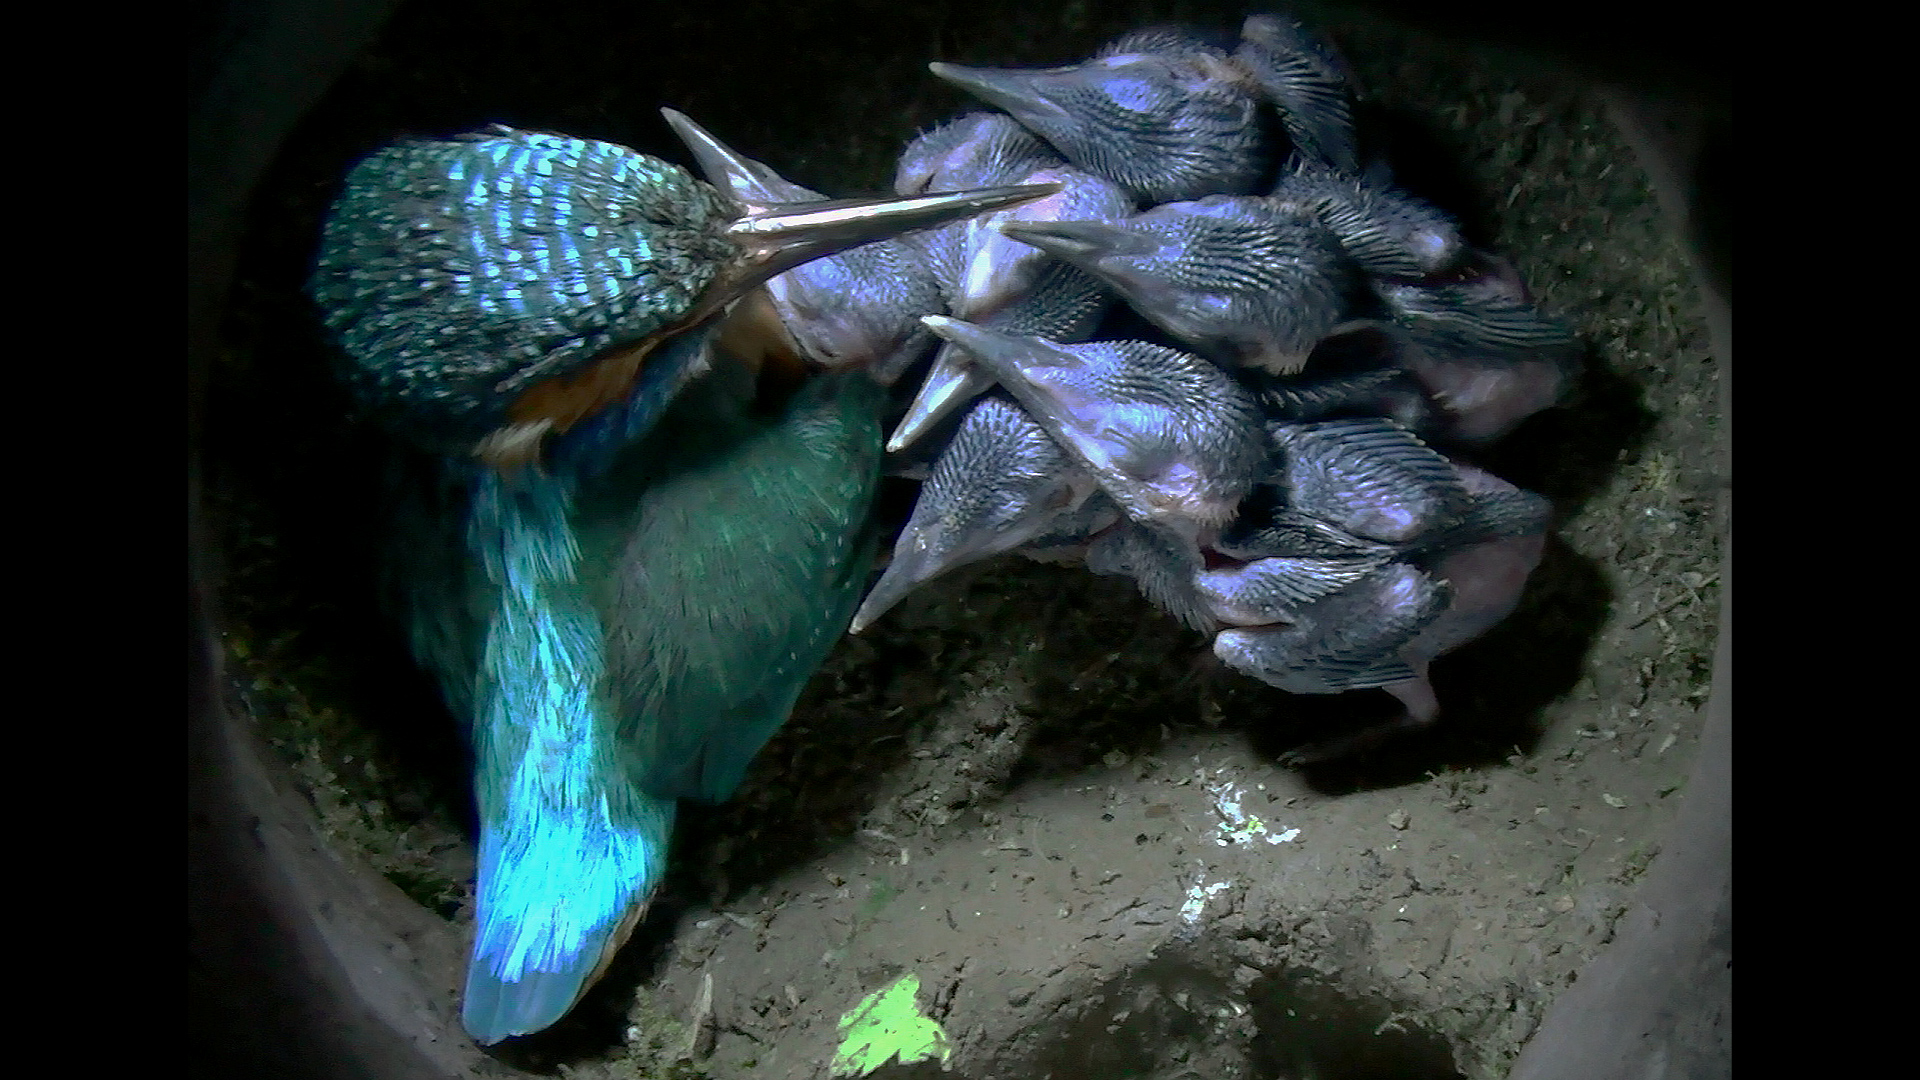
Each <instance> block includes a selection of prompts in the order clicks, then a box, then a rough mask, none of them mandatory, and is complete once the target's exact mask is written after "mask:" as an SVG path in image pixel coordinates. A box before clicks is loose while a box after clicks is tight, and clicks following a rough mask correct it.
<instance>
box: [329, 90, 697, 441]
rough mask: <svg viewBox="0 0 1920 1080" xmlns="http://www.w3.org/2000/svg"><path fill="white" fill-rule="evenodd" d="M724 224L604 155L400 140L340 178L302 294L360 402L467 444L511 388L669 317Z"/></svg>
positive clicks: (519, 145) (551, 140)
mask: <svg viewBox="0 0 1920 1080" xmlns="http://www.w3.org/2000/svg"><path fill="white" fill-rule="evenodd" d="M730 216H731V215H730V213H729V210H728V207H727V206H726V204H725V202H724V201H723V200H722V198H721V197H720V195H719V194H718V193H717V192H715V191H714V190H713V189H712V188H711V187H708V186H707V185H705V184H702V183H700V182H698V181H697V180H695V179H694V178H693V177H692V176H690V175H689V174H688V173H687V172H686V171H685V170H683V169H680V168H679V167H677V166H674V165H672V164H669V163H667V162H664V161H661V160H659V159H657V158H653V157H649V156H647V155H644V154H639V153H635V152H634V151H632V150H628V149H626V148H624V147H620V146H615V145H613V144H611V143H604V142H596V141H593V140H590V139H576V138H571V137H567V136H559V135H544V134H539V133H535V132H529V131H519V130H515V129H511V128H495V129H493V130H491V131H489V132H486V133H482V134H476V135H468V136H463V137H459V138H454V139H444V140H415V141H410V142H404V143H400V144H398V145H395V146H391V147H388V148H386V149H383V150H380V151H378V152H376V153H374V154H372V155H371V156H369V157H368V158H366V159H365V160H364V161H362V162H361V163H360V164H359V165H357V166H356V167H355V168H354V169H353V171H352V172H351V173H350V174H348V177H347V184H346V188H345V190H344V191H342V193H341V195H340V198H339V199H338V200H337V201H336V202H335V203H334V207H333V211H332V213H331V214H330V215H329V217H328V219H327V223H326V228H325V234H324V236H323V237H322V240H321V247H320V254H319V259H318V262H317V266H316V268H315V271H314V274H313V279H312V283H311V286H310V289H311V291H312V294H313V297H314V299H315V300H316V301H317V302H318V303H319V305H320V309H321V312H322V315H323V318H324V319H325V321H326V325H327V328H328V329H329V330H330V331H332V332H333V334H334V335H335V336H336V338H337V340H338V341H339V344H340V346H341V348H342V351H343V352H344V354H345V355H346V356H347V357H348V359H349V360H350V361H351V363H350V364H349V365H348V366H347V378H348V381H349V383H350V384H351V385H352V386H353V387H354V388H355V390H356V391H357V392H358V395H359V397H360V399H361V400H362V401H363V402H364V403H366V404H367V405H368V406H369V407H370V408H372V409H373V410H374V411H376V412H379V413H382V414H385V415H387V416H388V417H389V418H391V419H392V420H394V421H395V422H396V423H398V424H400V425H403V426H404V427H405V429H406V431H407V432H408V434H409V435H410V436H411V437H413V438H415V439H418V440H421V441H423V442H427V443H429V444H434V445H443V446H451V445H459V444H470V443H471V442H472V441H474V440H476V439H478V438H480V437H482V436H484V435H485V434H486V433H488V432H489V431H492V430H494V429H495V428H497V427H499V426H501V425H502V423H503V422H504V421H505V419H506V409H507V406H508V404H509V403H510V402H511V401H512V399H513V396H514V395H515V394H517V393H518V392H519V391H521V390H524V389H525V388H527V387H529V386H531V385H532V384H534V383H535V382H537V381H539V380H541V379H545V378H548V377H551V376H554V375H561V374H566V373H569V372H571V371H574V370H577V369H579V368H581V367H583V366H585V365H587V364H589V363H591V362H593V361H594V360H596V359H598V358H599V357H601V356H602V355H604V354H605V353H607V352H608V351H610V350H613V349H616V348H618V347H620V346H622V345H626V344H638V343H639V342H641V341H642V340H644V339H645V338H646V337H647V336H648V335H650V334H655V333H658V332H660V331H662V330H664V329H666V328H668V327H670V326H672V325H673V324H674V323H675V322H677V321H678V320H679V319H680V318H681V317H683V316H684V315H685V314H686V313H687V312H688V311H689V310H690V309H692V307H693V306H694V301H695V298H696V297H698V296H699V295H700V294H701V293H702V292H703V291H704V290H705V289H706V288H707V287H708V285H709V284H710V283H711V282H712V281H713V280H714V278H715V276H716V275H717V274H718V272H719V271H720V269H721V268H722V267H723V266H725V265H726V262H727V260H728V259H729V258H730V257H732V256H733V255H734V253H735V252H734V249H733V248H732V246H731V245H730V244H729V243H728V241H727V239H726V238H725V237H724V236H723V235H722V233H721V231H720V227H721V226H722V225H723V224H724V223H725V222H726V221H727V220H728V218H729V217H730Z"/></svg>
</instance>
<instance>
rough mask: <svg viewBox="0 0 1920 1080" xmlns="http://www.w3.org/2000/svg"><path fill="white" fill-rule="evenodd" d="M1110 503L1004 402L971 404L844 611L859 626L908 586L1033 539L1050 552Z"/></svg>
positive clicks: (1095, 524) (1104, 516) (1091, 527)
mask: <svg viewBox="0 0 1920 1080" xmlns="http://www.w3.org/2000/svg"><path fill="white" fill-rule="evenodd" d="M1119 516H1120V512H1119V509H1118V508H1117V507H1115V506H1114V505H1113V503H1112V502H1111V501H1110V500H1108V499H1107V498H1106V497H1105V496H1103V495H1102V494H1101V493H1100V489H1099V485H1098V484H1096V483H1095V482H1094V479H1093V477H1092V476H1091V475H1090V474H1088V473H1087V471H1086V470H1085V469H1083V468H1081V467H1080V465H1079V464H1078V463H1077V462H1075V461H1074V460H1073V459H1071V458H1069V457H1068V456H1067V454H1066V452H1065V451H1063V450H1061V449H1060V446H1059V444H1058V443H1056V442H1054V441H1053V437H1052V436H1051V435H1048V434H1047V433H1046V430H1045V429H1043V428H1042V427H1041V426H1040V425H1039V424H1037V423H1035V422H1034V421H1033V418H1032V417H1030V416H1028V415H1027V414H1026V413H1025V412H1023V411H1022V410H1021V409H1020V407H1019V406H1018V405H1016V404H1014V403H1013V402H1011V401H1005V400H1002V399H1001V398H999V397H997V396H989V397H983V398H981V399H979V400H978V401H977V402H975V403H974V405H973V407H972V408H971V409H970V410H968V412H967V415H966V417H965V418H964V419H962V420H961V422H960V426H959V427H958V428H957V429H956V430H955V431H954V433H953V438H952V439H951V440H950V441H949V442H948V443H947V446H946V448H945V449H944V450H942V451H941V453H940V457H939V459H938V460H937V461H935V462H934V465H933V469H932V471H931V472H930V473H929V474H928V476H927V479H926V482H925V483H923V484H922V485H921V486H920V495H919V498H918V500H917V501H916V502H915V503H914V506H913V515H912V517H910V518H909V519H908V521H907V525H906V528H905V529H904V530H902V531H901V533H900V538H899V540H898V541H897V542H896V543H895V544H894V548H893V560H892V561H891V562H890V563H889V564H888V565H887V569H886V572H885V573H883V574H881V575H880V580H879V581H878V582H876V583H875V584H874V586H873V589H872V590H871V591H870V592H868V594H867V598H866V600H865V601H863V602H862V603H861V605H860V610H859V611H857V612H855V613H854V617H853V626H852V631H853V632H854V633H856V634H857V633H859V632H860V631H862V630H864V629H866V628H867V627H868V626H869V625H871V624H872V623H873V621H874V620H875V619H878V618H879V617H880V616H881V615H883V614H885V613H886V612H887V611H888V609H890V608H892V607H893V606H894V605H895V604H897V603H899V602H900V600H901V598H902V597H904V596H906V594H907V593H909V592H911V591H912V590H913V589H914V588H916V587H918V586H920V585H923V584H925V583H926V582H928V581H931V580H933V579H934V578H936V577H939V576H940V575H942V574H945V573H947V572H949V571H952V570H956V569H958V568H960V567H962V566H966V565H968V564H969V563H974V562H978V561H980V560H982V559H986V558H989V557H991V556H994V555H998V554H1001V553H1003V552H1008V551H1013V550H1015V549H1017V548H1020V547H1022V546H1023V545H1026V544H1028V543H1029V542H1034V541H1038V542H1039V543H1040V544H1041V545H1042V546H1043V547H1045V548H1048V549H1052V548H1058V547H1061V546H1063V545H1065V544H1070V543H1073V542H1075V541H1076V540H1078V539H1081V538H1084V537H1086V536H1090V535H1092V534H1093V533H1095V532H1097V531H1099V530H1101V529H1103V528H1105V527H1106V526H1108V525H1111V524H1112V523H1113V522H1114V521H1116V520H1118V518H1119Z"/></svg>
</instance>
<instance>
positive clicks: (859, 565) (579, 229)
mask: <svg viewBox="0 0 1920 1080" xmlns="http://www.w3.org/2000/svg"><path fill="white" fill-rule="evenodd" d="M669 119H670V120H672V121H673V122H674V123H675V126H676V127H678V128H679V129H680V130H681V131H682V133H683V134H686V133H689V132H693V133H697V134H698V135H700V136H702V137H703V138H702V139H701V141H700V142H699V144H698V145H696V153H701V154H706V153H710V152H712V150H713V148H714V147H716V146H718V143H717V142H713V141H711V137H710V136H705V133H704V132H699V131H698V129H697V128H695V127H693V126H692V125H691V122H690V121H685V120H684V118H680V117H677V115H670V117H669ZM1054 190H1055V189H1054V188H1053V187H1050V186H1044V185H1043V186H1029V187H1018V188H996V189H979V190H974V191H968V192H959V193H950V194H932V195H924V196H920V197H915V198H904V199H868V200H846V201H837V202H836V201H810V202H806V203H802V204H774V203H761V202H756V201H754V200H753V199H752V198H750V197H747V196H746V195H744V194H743V193H742V192H741V191H738V190H723V189H720V188H716V187H714V186H712V185H710V184H707V183H703V182H701V181H699V180H696V179H695V178H694V177H693V176H691V175H689V174H688V173H687V172H685V171H684V170H682V169H680V168H678V167H677V166H674V165H672V164H670V163H668V162H665V161H661V160H659V159H657V158H653V157H649V156H647V155H644V154H639V153H636V152H634V151H632V150H629V149H626V148H624V147H620V146H616V145H613V144H610V143H605V142H597V141H594V140H590V139H579V138H572V137H568V136H564V135H553V134H542V133H536V132H531V131H523V130H516V129H512V128H506V127H494V128H492V129H489V130H487V131H484V132H481V133H477V134H472V135H467V136H462V137H457V138H452V139H421V140H413V141H407V142H403V143H400V144H398V145H395V146H391V147H389V148H387V149H384V150H381V151H379V152H377V153H375V154H373V155H372V156H370V157H368V158H367V159H366V160H364V161H362V162H361V163H360V164H359V165H358V166H356V167H355V168H354V169H353V170H352V172H351V173H350V174H349V176H348V177H347V182H346V187H345V190H344V191H343V193H342V194H341V196H340V197H339V199H338V200H337V201H336V202H335V204H334V205H333V208H332V211H331V213H330V215H329V217H328V219H327V222H326V225H325V228H324V234H323V237H322V240H321V244H320V251H319V256H318V260H317V268H316V270H315V273H314V275H313V278H312V281H311V283H310V291H311V293H312V295H313V297H314V299H315V300H316V301H317V303H318V305H319V308H320V310H321V313H322V316H323V321H324V323H325V325H326V328H327V329H328V331H330V333H331V334H332V336H333V338H334V340H335V341H336V343H337V344H338V345H339V347H340V351H341V353H342V354H343V355H344V358H345V361H346V363H345V365H344V367H345V370H346V375H347V380H348V382H349V384H350V385H351V386H352V387H353V388H354V389H355V390H356V392H357V396H358V397H359V399H360V400H361V402H362V403H363V404H364V405H366V406H367V407H368V408H369V409H370V410H371V411H372V412H373V413H375V414H377V415H378V416H380V417H382V418H384V419H385V421H386V422H387V423H388V424H389V425H391V426H392V427H393V428H394V429H395V430H396V432H397V433H399V434H400V435H402V436H403V437H404V438H405V439H406V441H408V442H411V443H413V444H415V445H416V446H418V447H422V448H425V449H426V450H428V451H430V453H431V457H432V458H433V466H432V468H431V470H429V471H430V472H431V473H432V479H431V480H430V481H429V482H426V483H416V484H413V485H411V487H410V489H409V491H408V493H407V495H406V498H405V500H404V502H403V503H402V504H401V508H400V511H399V520H400V522H401V523H402V528H403V530H404V531H403V532H402V533H401V534H399V535H397V536H396V541H397V542H396V543H395V545H394V555H395V558H394V560H393V564H392V570H393V572H394V575H395V577H397V578H398V590H397V591H398V599H399V607H400V614H401V615H402V616H403V618H404V619H405V621H406V623H407V627H408V630H409V635H410V639H411V644H412V647H413V650H414V652H415V654H416V656H417V657H418V659H419V660H420V661H421V662H422V663H423V665H424V666H426V667H427V668H429V669H430V670H432V671H433V673H434V674H435V675H436V676H437V677H438V679H439V681H440V683H441V686H442V689H443V691H444V694H445V696H446V698H447V701H448V703H449V704H450V706H451V707H452V709H453V711H454V712H455V714H456V715H457V716H459V717H460V718H461V719H462V720H463V721H464V722H465V723H466V724H467V725H468V728H469V731H470V734H471V738H472V746H473V754H474V763H473V764H474V790H475V795H476V801H477V804H478V808H479V822H480V826H479V828H480V835H479V867H478V882H477V888H476V892H477V906H478V913H477V928H476V933H475V939H474V945H473V953H472V960H471V963H470V966H469V970H468V977H467V983H466V992H465V1001H464V1006H463V1011H462V1019H463V1021H464V1023H465V1025H466V1028H467V1030H468V1032H469V1033H470V1034H471V1035H472V1036H473V1038H474V1040H475V1041H476V1042H478V1043H480V1044H482V1045H489V1044H493V1043H497V1042H499V1041H501V1040H503V1039H506V1038H508V1037H510V1036H515V1035H524V1034H528V1033H531V1032H536V1031H540V1030H542V1029H544V1028H546V1027H548V1026H550V1025H552V1024H553V1023H554V1022H555V1021H557V1020H559V1019H560V1018H561V1017H562V1016H563V1015H565V1014H566V1013H567V1011H568V1010H570V1009H571V1008H572V1007H573V1006H574V1004H575V1003H576V1002H577V1001H578V1000H579V998H580V996H581V994H582V993H584V992H585V990H586V989H587V988H588V987H589V986H591V985H592V984H593V982H594V981H595V980H596V979H597V978H598V977H599V975H600V974H601V972H602V971H604V970H605V967H606V964H607V962H608V960H609V959H610V958H611V956H612V954H613V953H614V951H615V950H616V949H617V948H618V947H619V946H620V944H621V943H622V942H623V941H625V939H626V938H627V936H628V935H629V934H630V933H631V931H632V929H633V927H634V926H635V925H636V924H637V923H638V921H639V920H640V918H641V917H642V915H644V913H645V911H646V909H647V905H648V902H649V900H650V898H651V896H652V894H653V892H654V890H655V889H656V888H657V886H658V884H659V882H660V880H661V877H662V874H663V872H664V869H665V862H666V854H667V847H668V842H669V839H670V836H671V832H672V828H673V820H674V813H675V806H676V800H678V799H680V798H683V797H685V798H698V799H704V800H709V801H718V800H721V799H725V798H727V797H728V796H729V795H730V794H731V793H732V792H733V790H734V788H735V787H736V786H737V785H738V784H739V782H740V780H741V777H742V776H743V774H744V772H745V770H746V767H747V764H748V762H749V761H751V759H752V758H753V756H754V755H755V754H756V753H757V752H758V751H759V749H760V747H761V746H762V745H763V744H764V743H765V742H766V741H767V739H768V738H770V737H771V736H772V734H773V733H774V731H775V730H776V729H777V728H778V727H779V726H780V725H781V723H783V722H784V721H785V719H786V716H787V714H788V712H789V710H790V709H791V708H792V706H793V703H794V700H795V698H796V697H797V696H798V694H799V692H800V689H801V687H802V685H803V684H804V683H805V682H806V680H807V678H808V677H809V676H810V675H811V674H812V672H813V671H814V670H815V668H816V667H817V666H818V665H819V664H820V663H821V662H822V661H823V660H824V658H825V657H826V655H827V653H828V651H829V650H830V648H831V646H832V644H833V642H834V641H835V640H836V639H837V638H838V637H839V635H840V634H841V633H842V632H843V631H844V630H845V629H846V626H847V623H848V621H849V619H850V618H851V616H852V613H853V608H854V604H855V602H856V601H857V600H858V599H859V595H860V591H861V589H862V588H863V587H864V586H865V584H866V575H867V570H868V566H869V562H870V558H871V550H872V539H873V538H872V536H871V535H870V531H869V528H868V516H869V509H870V504H871V501H872V497H873V492H874V488H875V486H876V484H877V481H878V475H879V468H880V460H881V438H882V433H881V427H880V421H881V416H880V410H881V408H882V407H883V392H882V388H881V387H880V386H879V385H878V384H877V383H876V382H875V381H874V380H873V379H871V378H869V377H868V375H867V374H866V372H864V371H862V370H860V369H859V368H858V367H856V366H852V365H849V364H847V363H846V361H847V360H848V359H849V358H847V357H839V356H836V357H832V358H826V357H820V356H816V355H809V353H808V350H807V349H806V348H804V347H803V346H802V345H801V344H800V343H799V342H800V341H802V340H808V341H811V340H817V339H818V338H819V335H817V334H812V333H801V334H797V335H796V334H795V333H793V332H791V330H790V328H789V327H788V326H786V325H783V323H782V321H781V317H780V315H781V312H780V308H779V306H778V305H776V304H775V303H774V302H773V300H772V298H771V297H770V296H769V294H768V292H767V290H766V289H765V288H764V287H763V286H764V285H765V283H766V282H768V280H769V279H771V278H773V277H775V276H776V275H778V274H781V273H783V272H786V271H791V270H793V269H795V268H796V267H799V266H801V265H802V264H804V263H807V262H809V261H811V260H814V259H819V258H823V257H833V256H835V255H836V254H837V253H839V252H842V251H844V250H846V249H848V248H850V247H853V246H855V245H859V244H864V243H867V242H869V241H874V240H880V239H884V238H888V237H892V236H895V235H897V234H899V233H902V232H903V231H906V230H911V229H921V228H927V227H931V226H935V225H939V224H942V223H945V222H948V221H952V220H956V219H958V218H962V217H966V216H970V215H972V214H976V213H982V212H986V211H990V210H994V209H998V208H1000V207H1004V206H1009V205H1013V204H1015V203H1018V202H1021V201H1023V200H1026V199H1031V198H1036V197H1040V196H1044V195H1047V194H1050V193H1052V192H1053V191H1054ZM930 313H931V312H916V313H915V314H916V315H918V314H930ZM809 329H817V328H809ZM828 359H832V360H833V361H834V362H836V363H838V364H840V365H841V366H838V367H836V368H834V369H832V370H827V371H825V372H822V371H820V370H819V369H820V367H821V365H822V362H823V361H825V360H828ZM870 359H879V358H877V357H876V358H870Z"/></svg>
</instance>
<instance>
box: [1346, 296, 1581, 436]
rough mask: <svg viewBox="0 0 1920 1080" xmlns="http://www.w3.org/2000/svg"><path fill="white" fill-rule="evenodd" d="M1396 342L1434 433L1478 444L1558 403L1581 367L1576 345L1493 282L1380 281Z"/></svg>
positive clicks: (1568, 333) (1570, 336)
mask: <svg viewBox="0 0 1920 1080" xmlns="http://www.w3.org/2000/svg"><path fill="white" fill-rule="evenodd" d="M1379 293H1380V296H1381V299H1382V300H1384V301H1385V303H1386V306H1387V309H1388V311H1389V313H1390V315H1391V318H1392V324H1393V327H1394V329H1395V330H1396V331H1398V333H1399V335H1400V338H1401V342H1400V348H1399V350H1398V362H1399V364H1400V366H1401V367H1402V368H1404V369H1405V370H1407V371H1409V372H1411V373H1412V374H1413V376H1414V377H1415V378H1416V379H1418V380H1419V381H1420V383H1421V384H1422V386H1424V387H1425V388H1426V391H1427V393H1428V394H1429V395H1430V396H1431V398H1432V400H1433V402H1434V404H1435V406H1436V407H1437V409H1438V411H1439V413H1440V416H1439V424H1440V427H1439V432H1440V434H1441V435H1442V436H1444V437H1446V438H1450V439H1454V440H1457V441H1460V442H1465V443H1472V444H1484V443H1488V442H1491V441H1493V440H1495V439H1498V438H1499V437H1500V436H1502V435H1505V434H1506V433H1507V432H1509V431H1511V430H1513V428H1514V427H1516V426H1518V425H1519V423H1520V422H1521V421H1522V420H1525V419H1526V418H1527V417H1529V416H1532V415H1533V414H1534V413H1537V412H1540V411H1542V410H1544V409H1549V408H1552V407H1553V406H1555V405H1557V404H1559V403H1560V401H1561V400H1562V399H1563V398H1565V397H1566V395H1567V393H1568V392H1569V391H1570V390H1571V389H1572V387H1573V384H1574V381H1575V379H1576V378H1578V376H1579V371H1580V356H1581V353H1580V343H1579V340H1578V339H1577V338H1576V337H1574V335H1573V334H1572V332H1571V331H1569V330H1568V329H1567V328H1566V327H1565V326H1563V325H1561V324H1560V323H1558V322H1556V321H1554V320H1552V319H1548V318H1546V317H1544V316H1542V315H1541V314H1540V312H1539V311H1538V310H1536V309H1535V308H1534V307H1533V305H1531V304H1529V303H1527V302H1526V301H1525V300H1523V299H1520V298H1519V297H1517V296H1514V295H1513V294H1512V292H1511V287H1510V286H1509V285H1508V284H1507V283H1505V282H1503V281H1498V280H1493V279H1489V280H1487V281H1484V282H1483V281H1472V280H1470V281H1466V282H1461V283H1456V284H1448V285H1434V286H1422V285H1410V284H1382V285H1381V286H1380V287H1379Z"/></svg>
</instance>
